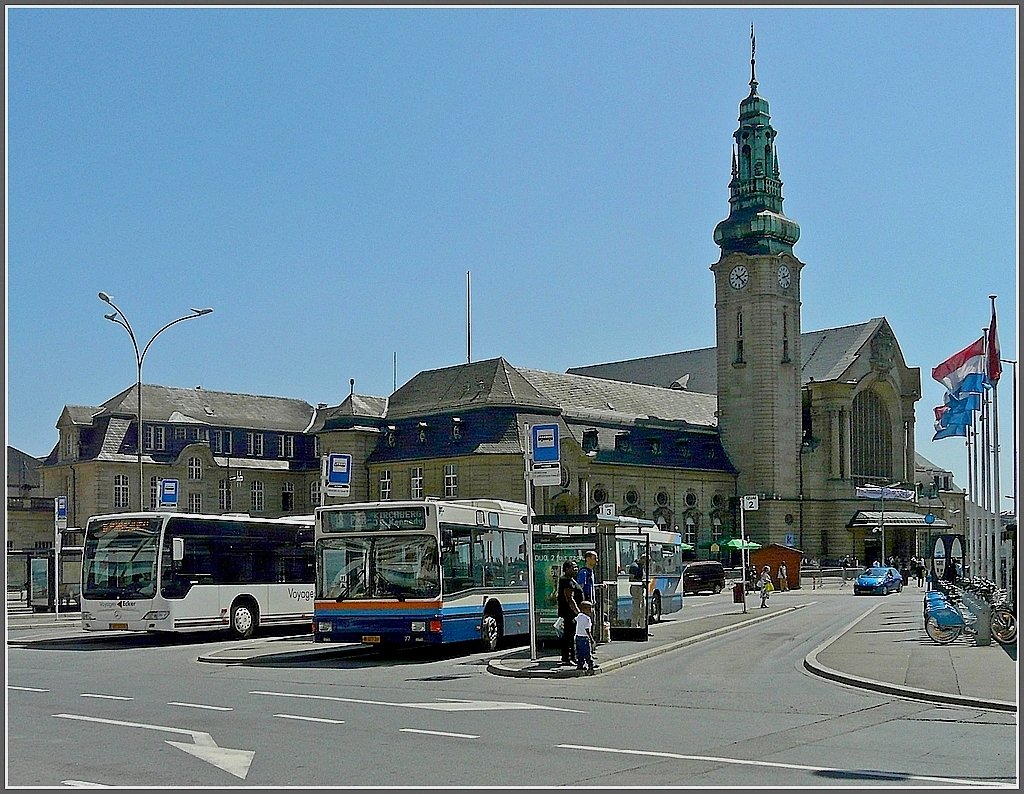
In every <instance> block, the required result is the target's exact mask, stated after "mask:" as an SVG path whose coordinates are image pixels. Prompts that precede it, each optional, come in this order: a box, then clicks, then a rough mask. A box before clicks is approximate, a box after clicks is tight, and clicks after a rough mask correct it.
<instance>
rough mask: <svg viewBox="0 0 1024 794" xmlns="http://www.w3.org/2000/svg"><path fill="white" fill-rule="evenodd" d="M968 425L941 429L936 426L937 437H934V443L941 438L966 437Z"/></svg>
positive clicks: (949, 426)
mask: <svg viewBox="0 0 1024 794" xmlns="http://www.w3.org/2000/svg"><path fill="white" fill-rule="evenodd" d="M966 435H967V425H947V426H946V427H939V424H938V423H937V422H936V424H935V435H934V436H932V441H938V440H939V439H940V438H950V437H952V436H966Z"/></svg>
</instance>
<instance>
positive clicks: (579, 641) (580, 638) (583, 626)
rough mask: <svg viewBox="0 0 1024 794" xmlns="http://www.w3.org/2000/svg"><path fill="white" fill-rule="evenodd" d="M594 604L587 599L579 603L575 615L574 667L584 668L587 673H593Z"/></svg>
mask: <svg viewBox="0 0 1024 794" xmlns="http://www.w3.org/2000/svg"><path fill="white" fill-rule="evenodd" d="M593 626H594V605H593V604H592V603H590V602H589V601H584V602H583V603H581V604H580V613H579V615H577V616H576V669H577V670H586V671H587V674H588V675H593V674H594V667H595V665H594V652H593V651H594V635H593V634H591V629H592V628H593Z"/></svg>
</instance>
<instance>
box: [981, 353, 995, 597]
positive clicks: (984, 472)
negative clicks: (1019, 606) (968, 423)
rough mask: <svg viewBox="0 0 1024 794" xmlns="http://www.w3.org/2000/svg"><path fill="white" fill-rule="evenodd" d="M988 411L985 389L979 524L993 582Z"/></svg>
mask: <svg viewBox="0 0 1024 794" xmlns="http://www.w3.org/2000/svg"><path fill="white" fill-rule="evenodd" d="M986 336H987V335H986ZM989 410H990V403H989V393H988V390H987V389H986V390H985V391H984V393H983V394H982V396H981V445H980V447H981V450H980V451H981V456H980V463H981V494H980V495H981V507H982V514H981V515H982V518H981V524H982V527H983V532H982V543H983V547H984V549H985V572H984V576H985V578H986V579H991V580H993V581H994V580H995V577H994V576H993V573H994V571H995V569H994V567H993V565H992V541H991V539H990V535H991V532H990V530H989V525H990V521H989V515H990V513H991V508H992V489H991V482H990V472H989V465H990V460H989V454H988V453H989V421H988V414H989Z"/></svg>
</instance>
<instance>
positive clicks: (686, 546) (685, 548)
mask: <svg viewBox="0 0 1024 794" xmlns="http://www.w3.org/2000/svg"><path fill="white" fill-rule="evenodd" d="M679 548H680V549H681V550H682V551H693V546H691V545H690V544H689V543H687V542H686V541H682V542H681V543H680V544H679Z"/></svg>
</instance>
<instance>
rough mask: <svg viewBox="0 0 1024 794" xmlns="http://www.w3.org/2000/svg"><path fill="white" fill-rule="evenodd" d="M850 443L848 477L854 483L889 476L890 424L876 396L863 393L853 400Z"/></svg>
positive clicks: (871, 393) (890, 463)
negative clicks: (854, 481) (849, 475)
mask: <svg viewBox="0 0 1024 794" xmlns="http://www.w3.org/2000/svg"><path fill="white" fill-rule="evenodd" d="M850 439H851V441H850V457H851V464H852V467H853V471H852V472H851V474H852V475H853V478H854V479H855V480H856V479H858V478H867V477H870V478H876V479H877V478H888V477H891V476H892V472H893V460H892V420H891V419H890V418H889V411H888V410H886V407H885V404H884V403H883V402H882V399H881V398H880V397H879V396H878V395H877V394H876V393H875V392H873V391H862V392H860V394H858V395H857V396H855V397H854V398H853V413H852V415H851V417H850Z"/></svg>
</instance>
